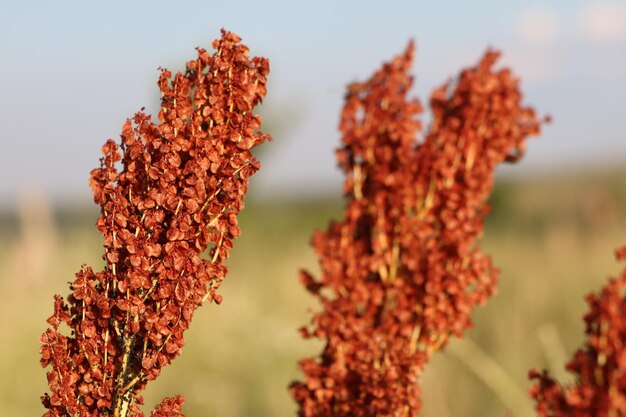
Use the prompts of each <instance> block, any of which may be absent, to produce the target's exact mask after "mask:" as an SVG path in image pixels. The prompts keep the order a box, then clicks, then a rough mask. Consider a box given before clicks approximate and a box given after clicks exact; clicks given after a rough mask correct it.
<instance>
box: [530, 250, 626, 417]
mask: <svg viewBox="0 0 626 417" xmlns="http://www.w3.org/2000/svg"><path fill="white" fill-rule="evenodd" d="M616 255H617V257H618V259H620V260H622V261H623V260H626V248H619V249H618V250H617V251H616ZM624 285H626V270H624V271H623V272H622V274H621V275H620V276H619V277H617V278H613V279H611V280H609V282H608V283H607V285H606V286H604V288H602V290H601V291H600V293H599V294H589V295H588V296H587V303H588V304H589V311H588V312H587V314H585V317H584V318H585V323H586V328H585V334H586V340H585V343H584V345H583V347H582V348H581V349H579V350H578V351H577V352H576V354H575V355H574V357H573V358H572V360H571V361H570V362H569V363H568V364H567V367H566V368H567V370H569V371H570V372H572V373H573V374H574V375H576V382H575V383H574V384H570V385H561V384H559V383H558V382H557V381H555V380H554V379H553V378H551V377H550V376H549V374H548V372H547V371H543V372H538V371H535V370H533V371H531V372H530V377H531V378H532V379H534V380H536V383H535V385H534V386H533V387H532V389H531V395H532V396H533V398H534V399H535V401H536V403H537V415H539V416H541V417H548V416H550V417H565V416H567V417H592V416H593V417H605V416H606V417H608V416H611V417H613V416H615V417H618V416H626V320H625V316H624V313H625V312H626V296H625V294H624Z"/></svg>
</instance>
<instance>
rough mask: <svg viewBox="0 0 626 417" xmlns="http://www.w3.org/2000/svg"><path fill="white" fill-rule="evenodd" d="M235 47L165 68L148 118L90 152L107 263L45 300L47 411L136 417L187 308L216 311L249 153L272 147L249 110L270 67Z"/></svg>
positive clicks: (163, 412)
mask: <svg viewBox="0 0 626 417" xmlns="http://www.w3.org/2000/svg"><path fill="white" fill-rule="evenodd" d="M240 41H241V40H240V38H239V37H238V36H237V35H235V34H233V33H230V32H227V31H224V30H222V36H221V38H220V39H218V40H216V41H214V42H213V47H214V48H215V49H216V52H215V53H214V54H213V55H210V54H209V53H207V51H205V50H204V49H198V57H197V59H195V60H192V61H189V62H188V63H187V67H186V71H185V73H184V74H182V73H177V74H176V75H175V76H173V77H172V74H171V73H170V71H168V70H166V69H163V70H162V71H161V76H160V77H159V80H158V85H159V88H160V89H161V94H162V99H161V111H160V112H159V121H160V124H155V123H153V122H152V121H151V120H150V117H149V116H148V115H146V114H145V113H143V111H141V112H139V113H137V114H135V116H134V117H133V118H132V120H128V121H127V122H126V123H125V125H124V127H123V129H122V135H121V138H122V141H121V144H120V145H119V146H118V145H117V144H116V143H115V142H114V141H112V140H108V141H107V142H106V144H105V145H104V147H103V148H102V152H103V154H104V157H103V158H102V160H101V167H100V168H98V169H94V170H93V171H92V172H91V179H90V184H91V188H92V189H93V193H94V200H95V202H96V203H97V204H99V205H100V207H101V216H100V218H99V219H98V222H97V227H98V230H99V231H100V233H102V235H103V237H104V248H105V253H104V256H103V258H104V260H105V262H106V266H105V268H104V270H103V271H100V272H94V270H93V269H92V268H91V267H88V266H83V268H82V270H81V271H80V272H78V273H77V274H76V279H75V280H74V282H72V283H71V284H70V290H71V294H70V295H69V297H68V299H67V302H64V301H63V299H62V298H61V297H60V296H58V295H57V296H55V303H54V314H53V315H52V317H50V318H49V319H48V323H50V325H51V326H52V328H49V329H48V330H46V332H45V333H44V334H43V335H42V337H41V344H42V345H41V364H42V366H44V367H48V366H50V367H51V368H52V369H51V370H50V371H49V372H48V373H47V376H48V384H49V387H50V391H51V393H50V394H45V395H44V396H43V397H42V402H43V404H44V406H45V407H46V408H47V409H48V411H47V412H46V413H45V416H46V417H52V416H78V415H80V416H88V415H89V416H106V415H110V416H115V417H125V416H142V415H143V413H142V412H141V411H140V410H139V408H138V406H137V404H141V403H142V398H141V397H140V396H139V395H138V393H139V392H140V391H141V390H142V389H144V387H145V386H146V384H147V383H148V381H151V380H153V379H155V378H156V377H157V376H158V375H159V373H160V371H161V368H162V367H163V366H165V365H168V364H169V363H170V362H171V361H172V360H173V359H174V358H175V357H177V356H178V355H179V354H180V352H181V349H182V347H183V345H184V338H183V333H184V331H185V330H186V329H187V328H188V327H189V325H190V322H191V319H192V316H193V313H194V310H195V309H196V308H197V307H199V306H200V305H202V304H203V303H205V302H212V301H215V302H216V303H218V304H219V303H220V301H221V295H219V294H218V293H217V289H218V288H219V286H220V283H221V282H222V280H223V279H224V277H225V275H226V272H227V268H226V266H225V265H224V261H225V260H226V258H227V257H228V254H229V252H230V249H231V248H232V246H233V239H234V238H236V237H237V236H238V235H239V227H238V225H237V214H238V213H239V212H240V210H241V209H242V208H243V198H244V195H245V193H246V191H247V188H248V178H249V177H250V176H251V175H253V174H254V173H255V172H256V171H257V170H258V169H259V164H258V162H257V160H256V159H255V158H254V157H253V156H252V154H251V153H250V149H251V148H253V147H255V146H257V145H260V144H261V143H263V142H264V141H266V140H269V139H270V137H269V136H268V135H266V134H264V133H261V132H260V131H259V130H258V129H259V128H260V126H261V118H260V117H259V116H257V115H255V114H253V110H254V107H255V106H256V105H257V104H258V103H260V102H261V101H262V99H263V97H264V96H265V93H266V88H265V85H266V76H267V74H268V72H269V64H268V61H267V60H266V59H265V58H259V57H255V58H252V59H250V58H249V57H248V48H247V47H246V46H244V45H242V44H241V43H240ZM120 149H121V150H120ZM120 160H121V165H122V170H121V172H120V171H118V168H117V167H116V164H117V163H118V162H119V161H120ZM118 165H119V164H118ZM207 249H208V258H206V257H203V256H202V254H203V253H204V252H205V251H207ZM61 324H66V325H67V326H69V328H70V329H71V334H69V335H67V334H64V332H63V331H62V329H61V328H60V325H61ZM181 404H182V397H180V396H177V397H175V398H166V399H164V400H163V402H162V403H161V404H159V405H158V406H157V407H156V408H155V410H154V411H153V412H152V414H151V415H152V416H155V417H157V416H159V417H165V416H180V415H182V414H181V411H180V410H181Z"/></svg>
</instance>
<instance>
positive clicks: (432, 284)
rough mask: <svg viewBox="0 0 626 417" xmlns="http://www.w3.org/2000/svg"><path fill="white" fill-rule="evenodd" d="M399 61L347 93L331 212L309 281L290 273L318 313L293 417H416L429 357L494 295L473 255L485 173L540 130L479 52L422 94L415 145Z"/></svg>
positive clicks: (480, 257)
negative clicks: (472, 63) (340, 209)
mask: <svg viewBox="0 0 626 417" xmlns="http://www.w3.org/2000/svg"><path fill="white" fill-rule="evenodd" d="M413 50H414V48H413V44H412V43H411V44H409V46H408V48H407V49H406V51H405V52H404V53H403V54H402V55H400V56H398V57H396V58H394V59H393V61H391V62H390V63H387V64H385V65H384V66H383V68H382V69H381V70H379V71H378V72H376V73H375V74H374V75H373V76H372V78H370V79H369V80H368V81H366V82H364V83H355V84H352V85H350V87H349V88H348V93H347V96H346V103H345V107H344V110H343V114H342V116H341V123H340V129H341V132H342V134H343V147H342V148H341V149H339V151H338V152H337V159H338V162H339V165H340V166H341V168H343V170H344V171H345V173H346V176H347V179H346V181H345V185H344V192H345V195H346V200H347V202H346V209H345V215H344V218H343V219H342V220H341V221H339V222H333V223H331V224H330V226H329V228H328V230H327V231H325V232H322V231H317V232H316V233H315V235H314V236H313V246H314V248H315V250H316V252H317V255H318V257H319V259H320V266H321V277H320V279H319V280H317V279H315V278H314V277H313V276H312V275H311V274H309V273H308V272H302V274H301V280H302V282H303V284H304V285H305V286H306V287H307V289H308V290H309V291H310V292H311V293H312V294H313V295H314V296H316V297H317V298H318V299H319V301H320V302H321V304H322V306H323V309H322V311H320V312H317V313H315V314H314V315H313V318H312V322H311V325H310V326H309V327H305V328H303V329H302V333H303V335H304V337H306V338H311V337H316V338H319V339H323V340H324V341H325V346H324V348H323V351H322V353H321V354H320V356H319V357H316V358H307V359H303V360H301V361H300V367H301V369H302V370H303V372H304V374H305V379H304V381H302V382H295V383H293V384H292V385H291V388H290V389H291V392H292V395H293V396H294V398H295V400H296V401H297V402H298V404H299V406H300V411H299V415H300V416H307V417H311V416H335V417H337V416H416V415H418V413H419V410H420V406H421V403H420V397H419V393H420V387H419V379H420V376H421V374H422V371H423V368H424V366H425V364H426V363H427V361H428V359H429V357H430V356H431V355H432V354H433V353H434V352H436V351H438V350H440V349H442V348H443V347H444V346H445V344H446V343H447V341H448V339H449V337H450V336H451V335H455V336H461V334H462V331H463V330H464V329H466V328H468V327H469V326H471V320H470V313H471V311H472V307H473V306H474V305H476V304H481V303H484V302H485V300H486V299H487V298H488V297H489V296H490V295H492V294H493V292H494V291H495V280H496V276H497V270H496V269H495V268H494V267H493V265H492V263H491V260H490V258H489V256H488V255H486V254H485V253H483V252H482V251H481V250H480V249H479V248H478V247H477V246H476V244H477V239H478V238H479V237H480V235H481V233H482V229H483V217H484V216H485V215H486V214H487V212H488V210H489V207H488V205H487V203H486V200H487V198H488V196H489V193H490V191H491V189H492V184H493V171H494V169H495V167H496V166H497V165H498V164H499V163H500V162H502V161H516V160H517V159H519V158H520V157H521V155H522V153H523V150H524V144H525V139H526V138H527V137H528V136H529V135H535V134H538V132H539V126H540V122H539V121H538V119H537V117H536V116H535V113H534V111H533V110H532V109H531V108H528V107H522V106H521V104H520V102H521V98H522V97H521V93H520V91H519V89H518V81H517V80H516V79H515V78H514V77H513V76H512V74H511V72H510V71H509V70H508V69H501V70H497V71H496V70H494V69H493V65H494V63H495V61H496V59H497V57H498V53H497V52H493V51H488V52H487V53H486V54H485V56H484V57H483V58H482V59H481V61H480V62H479V63H478V65H477V66H476V67H474V68H470V69H466V70H464V71H462V72H461V74H460V75H459V77H458V79H457V80H456V82H455V83H448V84H445V85H443V86H442V87H440V88H438V89H436V90H435V92H434V93H433V95H432V97H431V109H432V116H433V120H432V124H431V126H430V129H429V131H428V132H427V134H426V135H425V138H424V140H423V141H421V142H420V143H418V139H417V135H418V132H420V130H421V127H422V126H421V123H420V121H419V120H418V119H417V115H418V114H419V113H420V112H421V111H422V107H421V105H420V103H419V102H418V101H417V100H416V99H409V98H407V95H408V92H409V90H410V88H411V86H412V81H413V80H412V77H411V76H410V75H409V69H410V65H411V61H412V58H413Z"/></svg>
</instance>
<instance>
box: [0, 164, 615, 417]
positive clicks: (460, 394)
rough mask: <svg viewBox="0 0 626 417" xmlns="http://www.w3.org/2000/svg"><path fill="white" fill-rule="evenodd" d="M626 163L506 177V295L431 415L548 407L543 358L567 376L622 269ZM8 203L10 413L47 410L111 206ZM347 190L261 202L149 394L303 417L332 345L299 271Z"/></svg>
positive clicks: (1, 389) (498, 230) (461, 356)
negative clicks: (310, 384)
mask: <svg viewBox="0 0 626 417" xmlns="http://www.w3.org/2000/svg"><path fill="white" fill-rule="evenodd" d="M623 174H624V173H623V172H621V171H607V172H602V173H589V174H586V175H582V174H580V175H578V174H577V175H563V176H552V177H551V178H550V179H546V178H535V179H532V180H528V181H524V182H505V183H501V184H499V185H498V187H497V190H496V193H495V194H494V197H493V204H494V211H493V213H492V215H491V216H490V218H489V220H488V222H487V230H486V233H485V237H484V239H483V244H484V247H485V248H486V249H487V251H488V252H490V253H491V254H492V256H493V258H494V261H495V263H496V265H498V266H499V267H500V268H501V269H502V274H501V277H500V287H499V292H498V294H497V295H496V296H495V297H494V298H493V299H492V300H490V302H489V303H488V304H487V305H486V306H485V307H484V308H481V309H479V310H477V311H476V313H475V315H474V317H475V328H474V329H472V330H471V331H470V332H468V333H467V337H466V339H464V340H453V341H452V343H451V344H450V346H449V349H448V351H447V352H446V353H443V354H439V355H437V356H436V357H435V358H434V360H433V362H432V363H431V365H430V366H429V367H428V368H427V371H426V374H425V375H424V379H423V390H424V394H423V401H424V409H423V412H422V415H423V416H432V417H435V416H436V417H448V416H450V417H452V416H454V417H457V416H504V415H505V413H506V412H507V411H509V410H510V411H511V412H512V413H513V415H515V416H520V417H527V416H531V415H532V414H533V411H532V403H531V401H530V400H529V399H528V398H527V396H526V392H527V390H528V381H527V372H528V369H529V368H532V367H538V368H542V367H547V368H549V369H551V370H552V371H554V372H555V373H556V374H557V375H563V371H562V368H563V364H564V361H565V360H566V359H567V358H568V357H569V356H570V355H571V353H572V352H573V350H574V349H575V347H576V346H577V345H578V344H579V343H580V342H581V340H582V332H583V322H582V320H581V316H582V314H583V313H584V311H585V308H586V306H585V303H584V301H583V297H584V295H585V294H586V293H588V292H590V291H592V290H594V291H595V290H597V289H598V288H599V287H600V286H601V284H602V283H603V282H604V281H605V279H606V278H607V277H608V276H609V275H611V274H617V272H618V271H619V269H620V265H618V264H617V263H616V262H615V261H614V258H613V249H614V248H615V247H617V246H619V245H621V244H626V238H625V236H626V233H625V232H626V179H624V178H626V176H624V175H623ZM37 206H38V207H39V209H35V208H33V207H32V205H30V206H29V205H28V204H25V205H24V207H22V208H21V209H19V210H17V212H15V213H8V212H7V213H3V214H2V215H1V216H0V230H1V234H0V297H1V298H0V301H1V303H0V317H1V320H0V335H1V338H2V340H1V343H2V349H1V352H2V354H1V355H0V375H2V376H1V377H0V410H2V411H0V414H2V415H3V416H11V417H26V416H29V417H32V416H33V415H40V414H42V413H43V408H42V407H41V406H40V404H39V396H40V395H41V394H42V393H43V392H45V391H46V384H45V373H44V371H43V370H42V369H41V368H40V367H39V364H38V361H39V354H38V349H39V343H38V338H39V335H40V334H41V333H42V332H43V330H44V329H45V327H46V325H45V319H46V318H47V317H48V316H49V315H50V313H51V310H52V295H53V293H55V292H56V293H61V294H63V295H65V294H66V293H67V281H69V280H71V279H72V277H73V274H74V273H75V272H76V271H78V270H79V268H80V265H81V264H83V263H88V264H90V265H92V266H94V267H100V265H101V263H102V261H101V260H100V255H101V243H100V238H99V235H98V234H97V232H96V230H95V228H94V227H93V226H92V225H93V223H94V222H95V218H96V216H97V212H96V211H95V209H90V210H79V209H76V208H72V207H65V208H63V209H57V210H55V211H54V212H51V211H49V210H47V209H46V208H45V204H44V203H43V202H40V203H38V204H36V205H35V207H37ZM340 212H341V201H340V199H339V197H336V198H332V199H318V200H307V201H287V200H280V201H267V200H259V199H257V200H249V201H248V203H247V207H246V210H245V211H244V213H243V216H242V220H241V226H242V230H243V234H242V236H241V238H239V239H238V241H237V242H236V245H235V249H234V250H233V252H232V256H231V259H230V266H231V273H230V274H229V276H228V277H227V280H226V281H225V282H224V284H223V286H222V294H223V295H224V302H223V303H222V305H220V306H216V305H210V306H207V307H205V308H203V309H200V310H198V312H197V314H196V316H195V318H194V323H193V326H192V328H191V330H190V331H189V332H188V336H187V344H186V347H185V350H184V352H183V354H182V356H181V357H180V358H178V359H177V360H176V361H175V362H174V363H173V365H172V366H170V367H167V368H166V369H165V370H164V371H163V374H162V376H161V377H160V378H159V379H158V380H157V381H156V382H154V383H153V384H151V385H150V386H149V387H148V390H147V392H146V403H147V406H146V407H145V408H144V410H146V411H149V407H151V405H152V404H154V402H155V401H157V400H159V399H160V398H161V397H163V396H166V395H174V394H177V393H182V394H184V395H185V397H186V399H187V400H186V404H185V414H186V415H187V417H199V416H221V417H235V416H237V417H243V416H250V417H252V416H254V417H263V416H268V417H269V416H272V417H274V416H290V415H294V412H295V406H294V404H293V402H292V401H291V399H290V398H289V396H288V393H287V385H288V384H289V382H290V381H292V380H293V379H294V378H297V377H298V376H299V374H298V371H297V367H296V361H297V360H298V358H301V357H303V356H306V355H313V354H315V353H316V352H317V351H318V350H319V349H320V345H319V344H317V343H315V342H304V341H302V340H301V339H300V338H299V335H298V333H297V328H298V327H299V326H301V325H302V324H305V323H306V322H307V320H308V312H307V310H309V309H314V308H316V306H315V305H314V303H313V301H312V300H311V299H310V297H309V296H308V295H307V294H306V293H305V292H304V290H303V289H302V288H301V286H300V284H299V282H298V274H297V272H298V270H299V269H300V268H308V269H312V270H316V259H315V256H314V254H313V252H312V250H311V249H310V247H309V245H308V241H309V237H310V235H311V232H312V230H313V229H314V228H316V227H325V225H326V224H327V222H328V221H329V220H330V219H331V218H333V217H337V216H339V215H340Z"/></svg>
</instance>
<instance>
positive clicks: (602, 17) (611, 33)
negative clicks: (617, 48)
mask: <svg viewBox="0 0 626 417" xmlns="http://www.w3.org/2000/svg"><path fill="white" fill-rule="evenodd" d="M578 27H579V29H580V31H581V33H582V35H583V36H584V37H585V38H587V39H589V40H592V41H597V42H616V41H617V42H619V41H626V5H624V4H621V3H610V2H599V3H594V4H589V5H587V6H585V7H583V8H582V9H581V10H580V13H579V16H578Z"/></svg>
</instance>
